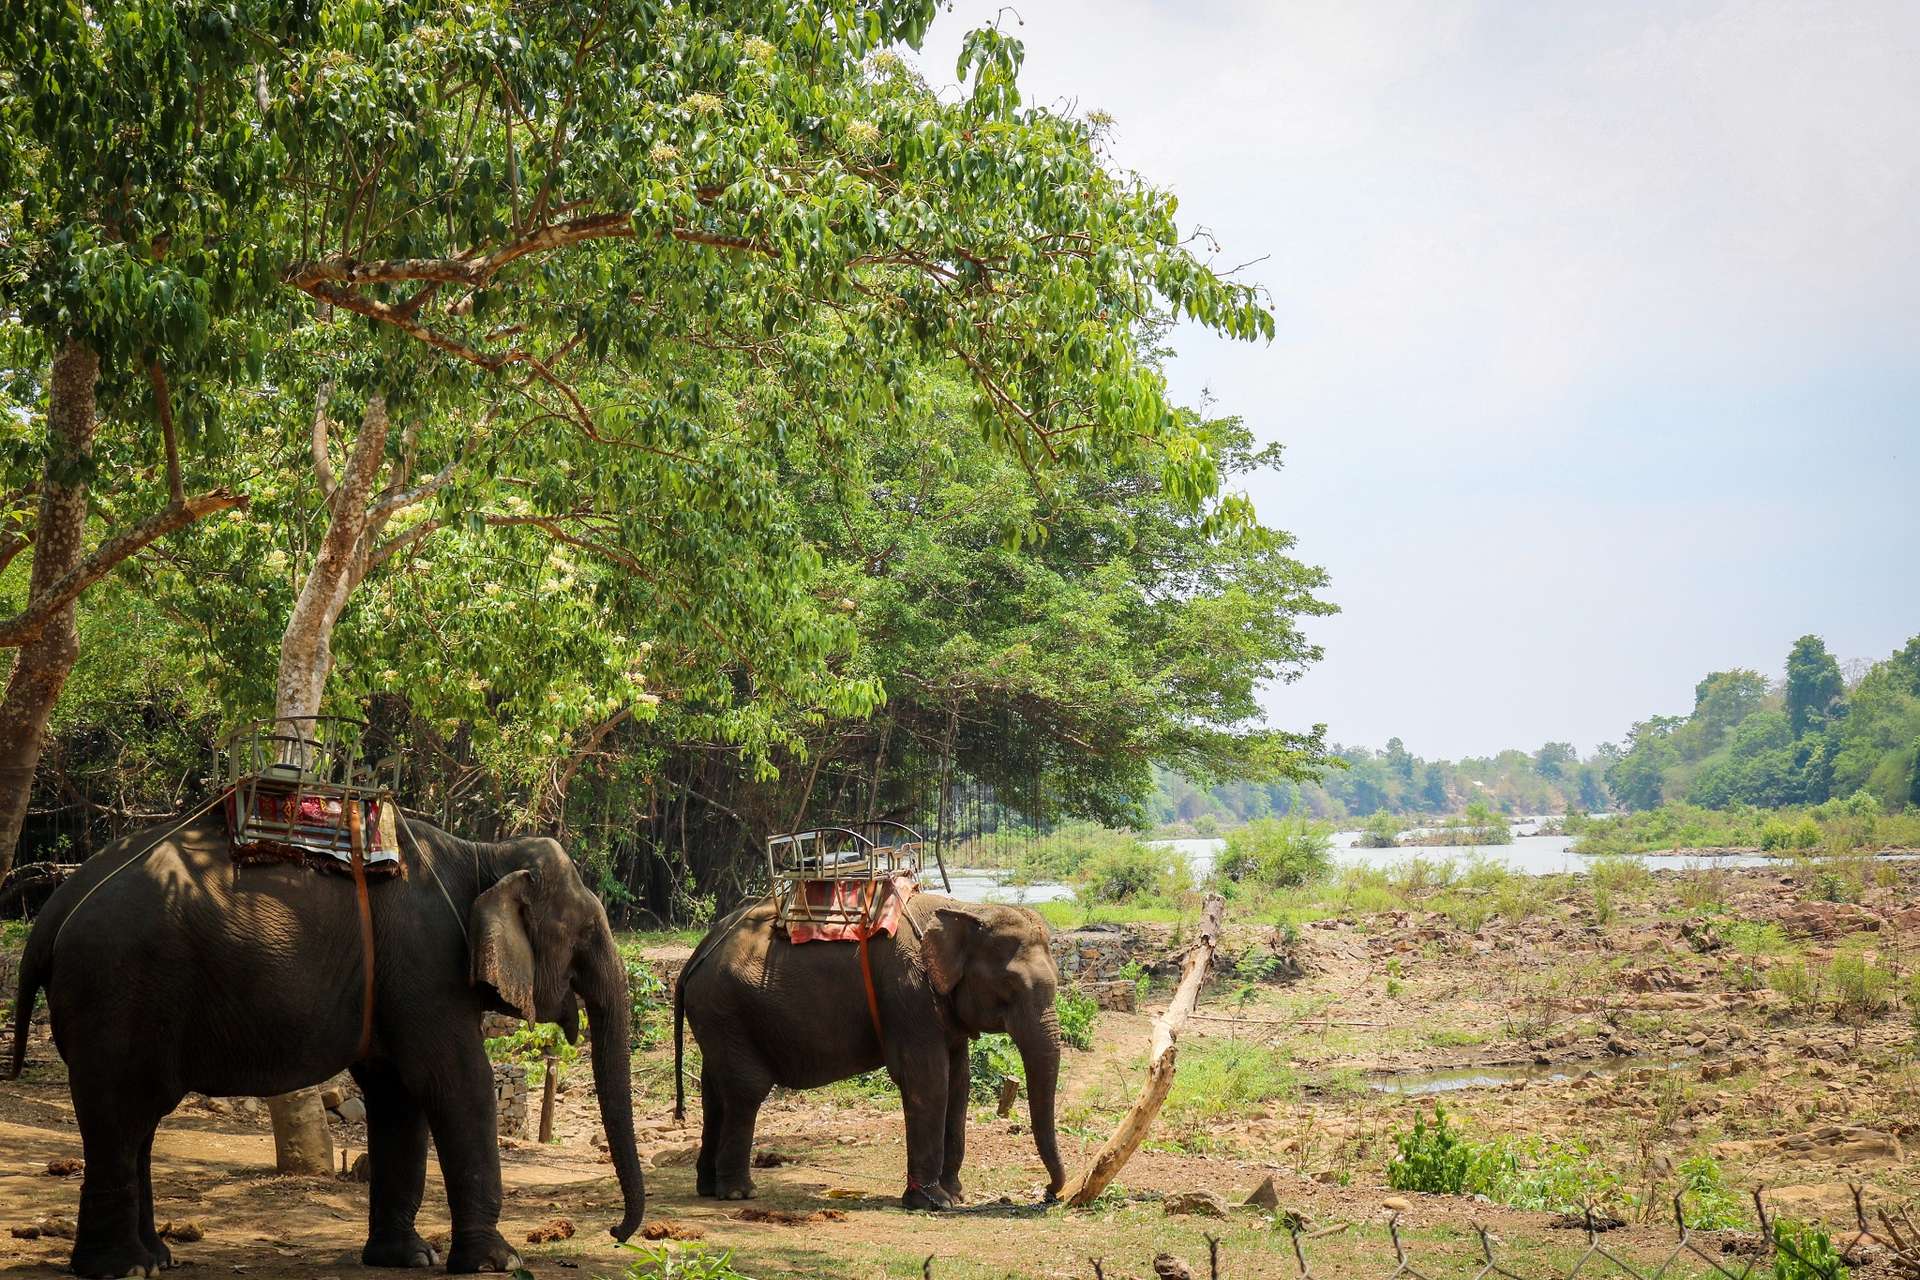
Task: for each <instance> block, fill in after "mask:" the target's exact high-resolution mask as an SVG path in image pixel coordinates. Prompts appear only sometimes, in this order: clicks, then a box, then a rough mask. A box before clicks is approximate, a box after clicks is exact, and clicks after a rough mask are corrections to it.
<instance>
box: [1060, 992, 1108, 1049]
mask: <svg viewBox="0 0 1920 1280" xmlns="http://www.w3.org/2000/svg"><path fill="white" fill-rule="evenodd" d="M1053 1007H1054V1011H1055V1012H1056V1013H1057V1014H1058V1015H1059V1018H1060V1039H1061V1041H1062V1042H1063V1043H1065V1044H1066V1046H1067V1047H1068V1048H1069V1049H1091V1048H1093V1023H1094V1019H1096V1018H1098V1017H1099V1016H1100V1002H1099V1001H1097V1000H1095V999H1094V998H1093V997H1092V996H1090V995H1088V994H1087V993H1086V992H1084V991H1080V990H1077V989H1074V988H1068V989H1066V990H1063V991H1061V992H1060V993H1059V994H1057V995H1055V996H1054V998H1053Z"/></svg>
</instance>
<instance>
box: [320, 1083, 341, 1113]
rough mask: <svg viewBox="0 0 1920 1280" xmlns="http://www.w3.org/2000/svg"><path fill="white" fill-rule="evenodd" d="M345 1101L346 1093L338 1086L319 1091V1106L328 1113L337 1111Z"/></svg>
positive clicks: (329, 1086) (330, 1086)
mask: <svg viewBox="0 0 1920 1280" xmlns="http://www.w3.org/2000/svg"><path fill="white" fill-rule="evenodd" d="M346 1100H347V1091H346V1090H345V1089H342V1088H340V1087H339V1086H338V1085H328V1086H327V1087H326V1088H324V1089H322V1090H321V1091H320V1105H321V1106H323V1107H325V1108H326V1109H327V1110H329V1111H338V1110H339V1109H340V1104H341V1103H343V1102H345V1101H346Z"/></svg>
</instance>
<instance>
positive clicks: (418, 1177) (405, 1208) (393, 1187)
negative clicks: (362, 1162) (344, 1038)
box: [353, 1064, 440, 1267]
mask: <svg viewBox="0 0 1920 1280" xmlns="http://www.w3.org/2000/svg"><path fill="white" fill-rule="evenodd" d="M353 1079H354V1082H355V1083H356V1084H358V1085H359V1086H360V1093H361V1096H362V1097H363V1099H364V1100H365V1102H366V1107H367V1164H368V1166H369V1169H370V1171H371V1177H370V1178H369V1183H370V1185H369V1187H368V1189H367V1191H368V1195H367V1244H366V1247H365V1248H363V1249H362V1250H361V1251H360V1263H361V1265H362V1266H368V1267H432V1266H438V1265H439V1263H440V1255H439V1254H438V1253H436V1252H435V1251H434V1248H433V1246H432V1245H430V1244H428V1243H427V1242H426V1241H425V1240H423V1239H421V1238H420V1233H419V1232H418V1231H416V1230H414V1225H413V1224H414V1219H415V1217H417V1216H418V1214H419V1212H420V1198H421V1196H422V1195H423V1194H424V1193H425V1191H426V1185H427V1113H426V1112H425V1111H422V1110H421V1109H420V1104H419V1103H417V1102H415V1101H414V1100H413V1097H412V1095H411V1094H409V1093H408V1092H407V1090H406V1087H405V1086H404V1085H402V1084H401V1083H400V1078H399V1076H398V1075H397V1074H396V1073H395V1072H394V1070H393V1069H392V1067H390V1066H387V1065H385V1064H363V1065H360V1066H356V1067H354V1068H353Z"/></svg>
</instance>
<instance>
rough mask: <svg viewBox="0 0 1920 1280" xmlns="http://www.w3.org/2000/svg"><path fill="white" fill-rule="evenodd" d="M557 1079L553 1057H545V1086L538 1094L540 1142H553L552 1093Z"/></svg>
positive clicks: (557, 1074)
mask: <svg viewBox="0 0 1920 1280" xmlns="http://www.w3.org/2000/svg"><path fill="white" fill-rule="evenodd" d="M558 1079H559V1072H558V1071H557V1070H556V1069H555V1065H554V1061H553V1055H552V1054H548V1055H547V1086H546V1088H545V1089H544V1090H542V1092H541V1094H540V1141H542V1142H552V1141H553V1091H554V1086H555V1084H556V1083H557V1081H558Z"/></svg>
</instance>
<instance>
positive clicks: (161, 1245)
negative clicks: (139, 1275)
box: [140, 1235, 173, 1271]
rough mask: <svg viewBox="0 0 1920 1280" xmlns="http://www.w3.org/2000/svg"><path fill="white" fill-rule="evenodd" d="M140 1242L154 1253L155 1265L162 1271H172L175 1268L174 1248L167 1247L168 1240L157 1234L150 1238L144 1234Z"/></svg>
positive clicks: (148, 1250) (149, 1251)
mask: <svg viewBox="0 0 1920 1280" xmlns="http://www.w3.org/2000/svg"><path fill="white" fill-rule="evenodd" d="M140 1243H141V1244H142V1245H144V1246H145V1247H146V1250H147V1252H148V1253H150V1254H152V1255H153V1265H154V1266H156V1267H158V1268H159V1269H160V1270H162V1271H170V1270H172V1269H173V1250H171V1249H169V1248H167V1242H166V1241H165V1240H162V1239H161V1238H160V1237H159V1236H155V1237H153V1239H151V1240H149V1239H147V1237H146V1236H144V1235H143V1236H141V1237H140Z"/></svg>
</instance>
